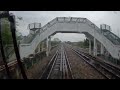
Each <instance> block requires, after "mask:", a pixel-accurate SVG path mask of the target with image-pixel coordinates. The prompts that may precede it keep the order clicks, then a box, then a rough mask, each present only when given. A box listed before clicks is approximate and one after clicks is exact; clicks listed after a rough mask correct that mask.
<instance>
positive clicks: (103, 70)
mask: <svg viewBox="0 0 120 90" xmlns="http://www.w3.org/2000/svg"><path fill="white" fill-rule="evenodd" d="M70 48H71V50H72V51H73V52H74V53H75V54H76V55H78V56H79V57H80V58H82V59H83V60H84V61H85V62H87V63H88V64H89V65H90V66H92V67H93V68H95V69H96V70H97V71H98V72H99V73H100V74H102V75H103V76H104V77H105V78H107V79H120V69H119V68H117V67H115V66H112V65H110V64H108V63H103V62H100V61H98V60H96V58H95V57H92V56H91V55H89V54H87V53H84V52H81V51H80V50H79V49H75V48H73V47H71V46H70Z"/></svg>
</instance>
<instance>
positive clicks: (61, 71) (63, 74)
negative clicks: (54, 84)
mask: <svg viewBox="0 0 120 90" xmlns="http://www.w3.org/2000/svg"><path fill="white" fill-rule="evenodd" d="M40 79H73V76H72V70H71V66H70V64H69V61H68V58H67V55H66V52H65V49H64V47H63V45H61V47H60V48H59V49H58V50H57V51H56V53H55V54H54V56H53V57H52V59H51V60H50V62H49V63H48V65H47V67H46V69H45V70H44V72H43V73H42V75H41V77H40Z"/></svg>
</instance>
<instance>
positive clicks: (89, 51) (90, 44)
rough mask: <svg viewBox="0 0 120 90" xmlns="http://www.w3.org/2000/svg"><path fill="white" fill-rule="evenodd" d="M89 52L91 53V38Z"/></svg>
mask: <svg viewBox="0 0 120 90" xmlns="http://www.w3.org/2000/svg"><path fill="white" fill-rule="evenodd" d="M89 54H91V40H90V39H89Z"/></svg>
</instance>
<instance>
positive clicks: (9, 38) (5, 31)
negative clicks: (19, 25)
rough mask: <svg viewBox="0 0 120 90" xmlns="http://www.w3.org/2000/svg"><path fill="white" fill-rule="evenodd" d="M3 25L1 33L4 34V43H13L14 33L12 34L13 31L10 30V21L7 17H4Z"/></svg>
mask: <svg viewBox="0 0 120 90" xmlns="http://www.w3.org/2000/svg"><path fill="white" fill-rule="evenodd" d="M1 27H2V29H1V31H2V32H1V34H2V41H3V44H4V45H7V44H11V42H12V34H11V31H10V23H9V21H8V20H7V19H6V18H5V19H2V22H1Z"/></svg>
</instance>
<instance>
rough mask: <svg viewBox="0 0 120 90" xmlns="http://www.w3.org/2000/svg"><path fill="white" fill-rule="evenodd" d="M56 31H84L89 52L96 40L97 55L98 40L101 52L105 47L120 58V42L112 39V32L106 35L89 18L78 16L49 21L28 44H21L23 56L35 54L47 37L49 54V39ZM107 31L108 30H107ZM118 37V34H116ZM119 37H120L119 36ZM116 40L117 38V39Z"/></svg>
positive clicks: (95, 49) (115, 56)
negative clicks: (92, 42)
mask: <svg viewBox="0 0 120 90" xmlns="http://www.w3.org/2000/svg"><path fill="white" fill-rule="evenodd" d="M56 33H84V34H85V35H86V36H87V37H88V39H89V53H90V54H91V41H94V50H93V52H94V55H95V56H96V55H97V42H98V41H99V42H100V43H101V54H103V53H104V48H106V50H107V51H108V52H109V53H110V55H111V56H112V57H113V58H116V59H120V44H119V43H117V44H116V42H117V41H119V40H117V41H116V42H113V41H114V38H113V40H111V38H112V36H113V35H112V34H113V33H112V34H111V32H110V34H111V36H110V35H105V34H104V33H102V31H101V29H100V28H99V27H97V26H96V25H95V24H94V23H92V22H91V21H90V20H88V19H87V18H79V17H78V18H77V17H57V18H55V19H53V20H52V21H50V22H49V23H47V24H46V25H45V26H43V27H42V28H41V29H40V32H39V33H38V34H36V36H35V37H34V39H33V40H32V41H31V42H30V43H28V44H24V43H23V44H20V55H21V58H23V57H27V56H28V55H29V54H33V53H34V51H35V49H36V47H37V46H38V44H39V43H40V42H42V41H43V40H45V39H46V45H47V55H48V54H49V49H48V48H49V44H48V41H49V40H48V39H49V38H50V37H51V36H52V35H54V34H56ZM105 33H106V32H105ZM116 37H117V36H116ZM117 38H118V37H117ZM115 40H116V39H115Z"/></svg>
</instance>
